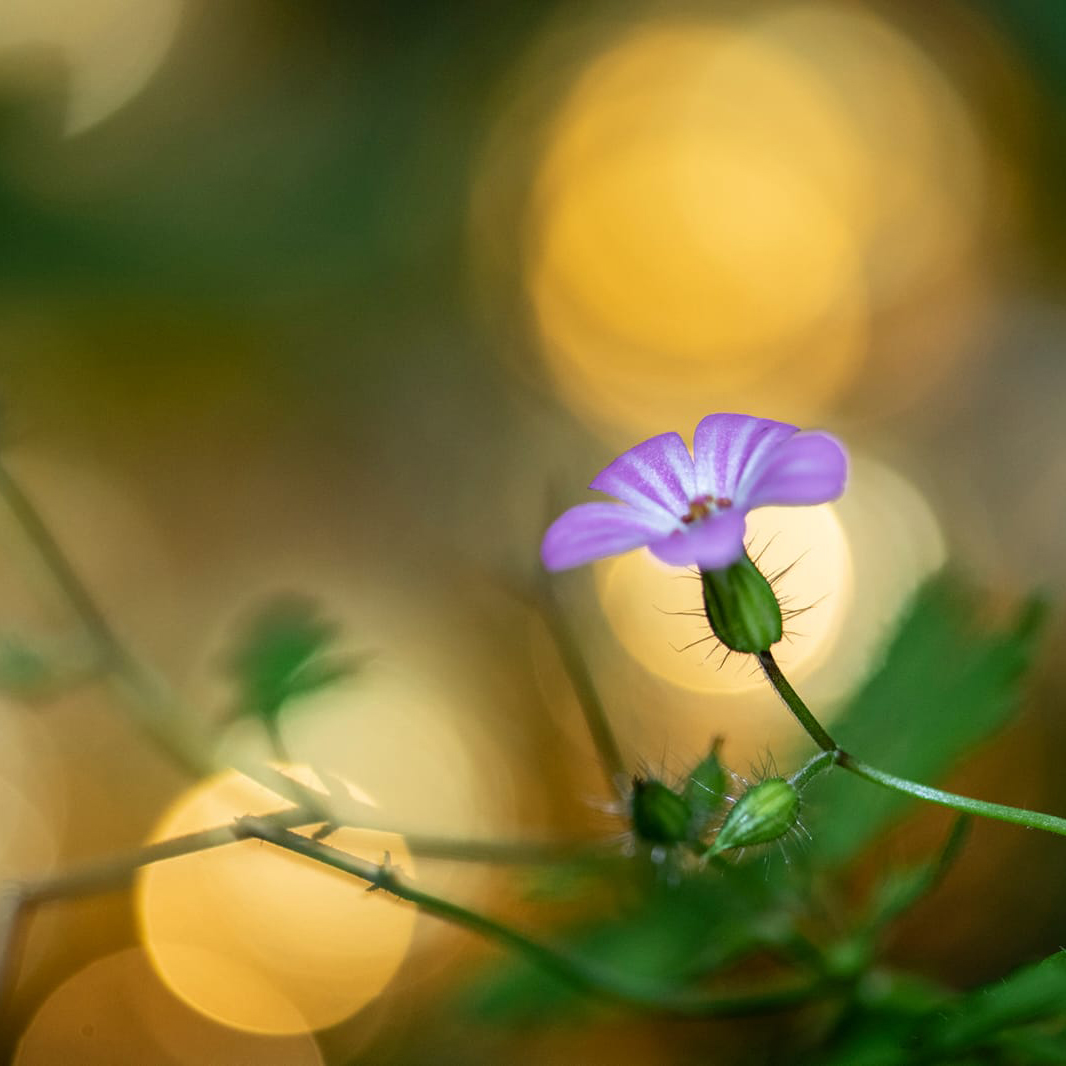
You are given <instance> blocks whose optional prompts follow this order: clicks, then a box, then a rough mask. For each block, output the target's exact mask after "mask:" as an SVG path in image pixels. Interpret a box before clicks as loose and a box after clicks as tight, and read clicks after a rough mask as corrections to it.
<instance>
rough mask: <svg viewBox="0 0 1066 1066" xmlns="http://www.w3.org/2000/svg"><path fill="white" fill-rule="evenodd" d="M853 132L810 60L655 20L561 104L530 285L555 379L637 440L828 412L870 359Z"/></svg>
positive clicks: (536, 215) (745, 37) (538, 192)
mask: <svg viewBox="0 0 1066 1066" xmlns="http://www.w3.org/2000/svg"><path fill="white" fill-rule="evenodd" d="M847 134H848V130H847V127H846V124H845V123H844V122H843V119H842V117H841V116H840V114H839V109H838V108H837V106H836V105H835V103H834V101H833V100H832V98H831V96H830V95H829V94H828V93H826V92H825V91H824V88H823V87H822V86H821V85H820V84H819V82H818V81H817V79H816V78H814V77H813V76H812V75H811V73H810V72H809V71H808V70H806V69H805V67H804V66H803V64H801V63H798V62H796V61H795V60H794V59H792V58H791V57H790V56H789V55H788V54H787V52H785V51H784V50H782V49H779V48H775V47H772V46H768V45H766V44H765V43H764V42H762V41H761V40H760V39H759V38H758V37H757V36H754V35H751V34H745V33H739V32H737V31H735V30H733V29H727V28H725V27H723V26H721V25H715V24H711V23H707V22H695V21H688V22H674V23H669V22H666V23H659V24H647V25H642V26H639V27H637V28H636V29H634V30H632V31H631V32H630V33H629V34H628V35H625V36H623V37H622V39H621V40H619V41H617V42H616V43H615V44H614V45H613V46H612V47H611V48H609V49H608V50H606V51H605V52H604V53H603V54H602V55H601V56H599V57H598V58H596V59H595V60H593V61H592V62H591V63H590V64H589V66H588V68H587V69H586V70H585V72H584V74H583V75H582V76H581V78H579V79H578V81H577V83H576V84H575V86H574V87H573V89H572V90H571V92H570V94H569V95H568V97H567V98H566V100H565V101H564V102H563V104H562V106H561V107H560V109H559V111H558V114H557V115H556V118H555V122H554V125H553V127H552V128H551V131H550V136H549V144H548V148H547V150H546V152H545V154H544V157H543V159H542V161H541V163H540V166H539V169H538V171H537V176H536V180H535V183H534V191H533V195H532V198H531V205H532V206H531V212H530V221H529V225H528V227H527V229H528V234H529V246H528V253H527V261H526V283H527V286H528V289H529V293H530V297H531V300H532V304H533V308H534V310H535V313H536V318H537V322H538V325H539V328H540V332H541V335H542V339H543V350H544V354H545V358H546V360H547V363H548V366H549V369H550V371H551V372H552V375H553V377H554V379H555V381H556V384H557V385H558V386H559V388H560V389H561V390H562V391H563V393H564V395H565V397H566V399H567V400H568V402H571V403H573V404H575V405H576V406H578V407H579V408H580V409H582V410H583V411H584V412H585V413H588V414H590V415H592V416H594V417H595V418H598V419H601V420H602V418H603V417H604V415H606V416H607V417H608V419H610V420H613V421H622V422H624V423H625V424H626V425H629V426H634V427H644V428H650V427H653V426H655V427H661V425H662V424H663V422H664V420H666V419H671V420H674V421H678V420H682V419H688V420H695V419H696V418H698V417H699V416H700V415H702V414H706V412H707V410H710V409H713V408H715V407H718V408H728V407H730V406H735V405H736V404H737V403H742V404H743V406H746V407H748V408H750V407H751V406H752V404H753V402H755V401H758V406H759V408H760V410H761V411H763V412H764V413H768V414H775V413H777V414H780V413H790V414H791V416H792V417H796V415H797V413H804V414H811V413H813V412H815V411H818V410H821V409H823V408H824V407H825V405H826V404H827V403H828V402H829V400H830V399H831V398H832V397H834V396H836V395H837V394H839V392H840V390H841V389H842V388H843V387H844V386H845V385H846V384H847V383H848V382H849V381H850V379H851V377H852V375H853V374H854V373H855V371H856V369H857V367H858V365H859V364H860V363H861V359H862V355H863V352H864V350H865V335H864V329H865V325H864V323H865V292H864V288H863V283H862V276H861V270H860V265H859V260H858V249H857V247H856V244H855V239H854V227H853V225H852V223H851V219H850V218H849V213H850V214H854V212H855V211H857V210H858V207H857V206H856V203H857V201H858V200H859V199H860V198H861V186H860V184H859V183H858V181H857V175H858V168H857V167H856V165H855V163H854V160H853V158H852V156H853V148H852V146H851V143H850V141H849V139H848V136H847Z"/></svg>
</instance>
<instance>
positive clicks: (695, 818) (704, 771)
mask: <svg viewBox="0 0 1066 1066" xmlns="http://www.w3.org/2000/svg"><path fill="white" fill-rule="evenodd" d="M721 749H722V738H721V737H719V738H718V739H717V740H715V742H714V745H713V746H712V748H711V750H710V752H709V753H708V755H707V756H706V757H705V758H704V759H702V760H701V761H700V762H699V763H697V765H696V768H695V769H694V770H693V771H692V773H690V774H689V775H688V780H687V781H686V782H685V789H684V792H683V793H682V795H683V796H684V798H685V800H686V801H687V802H688V805H689V808H690V810H691V811H692V823H691V827H690V829H691V832H690V835H691V836H692V837H693V839H695V838H696V837H698V836H699V835H700V833H702V832H703V830H704V829H705V828H706V827H707V823H708V822H709V821H710V820H711V817H712V816H713V815H714V814H715V813H716V812H717V810H718V808H719V807H721V806H722V802H723V801H724V800H725V797H726V794H727V792H728V791H729V777H728V774H727V772H726V768H725V767H724V766H723V765H722V763H721V761H720V760H719V758H718V752H719V751H721Z"/></svg>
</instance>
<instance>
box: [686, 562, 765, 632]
mask: <svg viewBox="0 0 1066 1066" xmlns="http://www.w3.org/2000/svg"><path fill="white" fill-rule="evenodd" d="M700 577H701V578H702V579H703V607H704V610H705V612H706V614H707V621H708V622H710V624H711V629H713V630H714V634H715V636H716V637H718V639H719V640H720V641H721V642H722V643H723V644H724V645H725V646H726V647H727V648H731V649H732V650H733V651H742V652H752V653H755V652H760V651H769V649H770V645H771V644H776V643H777V642H778V641H779V640H780V639H781V607H780V606H779V605H778V602H777V596H775V595H774V590H773V589H772V588H771V587H770V582H769V581H767V580H766V578H765V577H763V575H762V574H761V573H760V572H759V569H758V567H757V566H756V565H755V564H754V563H753V562H752V561H751V560H750V559H749V558H748V556H747V555H746V554H745V555H743V556H742V557H741V559H740V560H739V562H735V563H734V564H733V565H732V566H729V567H726V569H724V570H701V571H700Z"/></svg>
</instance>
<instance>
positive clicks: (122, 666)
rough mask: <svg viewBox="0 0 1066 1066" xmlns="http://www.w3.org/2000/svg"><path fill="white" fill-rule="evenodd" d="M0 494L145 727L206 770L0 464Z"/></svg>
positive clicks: (185, 762) (188, 764) (162, 694)
mask: <svg viewBox="0 0 1066 1066" xmlns="http://www.w3.org/2000/svg"><path fill="white" fill-rule="evenodd" d="M0 499H2V500H3V501H4V503H5V504H6V505H7V508H8V510H9V511H10V512H11V514H12V515H13V516H14V518H15V520H16V521H17V522H18V524H19V526H20V527H21V528H22V531H23V533H24V534H25V536H26V538H27V540H29V542H30V543H31V544H32V545H33V547H34V549H35V550H36V552H37V554H38V555H39V556H40V559H41V561H42V562H43V563H44V565H45V567H46V568H47V569H48V571H49V573H50V574H51V576H52V579H53V581H54V582H55V583H56V586H57V587H58V589H59V591H60V592H61V593H62V594H63V596H64V597H65V599H66V600H67V602H68V604H69V605H70V607H71V610H72V611H73V612H74V614H75V616H76V617H77V619H78V621H79V622H80V623H81V625H82V627H83V628H84V629H85V632H86V633H87V635H88V636H89V639H90V640H91V642H92V645H93V647H94V649H95V651H96V655H97V657H98V659H99V662H98V666H99V668H100V669H101V670H102V671H103V672H104V674H105V675H106V676H108V677H109V678H111V679H112V680H113V681H115V682H116V683H117V685H118V687H119V688H120V689H121V690H122V692H123V695H124V696H125V697H126V702H127V704H128V705H129V706H130V708H131V710H132V713H134V714H136V716H137V719H138V722H139V724H140V725H141V727H142V728H143V729H144V731H145V732H146V733H147V734H148V735H149V736H150V737H151V738H152V740H153V741H155V743H156V744H157V746H158V747H159V748H161V749H162V750H163V751H164V752H165V753H166V754H167V755H168V756H169V757H170V758H171V759H172V760H174V761H175V762H176V763H178V765H180V766H181V767H182V768H183V769H184V770H185V771H186V772H187V773H189V774H191V775H193V776H197V777H198V776H202V775H203V774H204V773H206V772H208V770H209V769H210V767H209V765H208V762H207V759H206V758H205V755H204V752H203V750H202V748H201V746H200V745H198V744H196V743H195V742H194V739H193V738H192V737H191V736H189V734H188V732H187V731H186V730H185V729H184V728H182V726H181V722H180V717H179V715H178V714H177V713H176V709H175V707H174V706H173V703H172V701H171V700H170V699H169V697H168V695H167V693H166V691H165V689H164V688H163V686H162V685H160V683H159V682H158V679H156V678H155V677H154V676H153V674H152V673H151V672H150V671H149V670H148V669H146V668H145V667H144V666H143V664H141V663H140V662H139V661H138V660H137V659H136V658H135V657H134V656H133V655H132V654H131V653H130V651H129V650H128V649H127V647H126V646H125V644H123V642H122V641H121V640H120V639H119V637H118V635H117V634H116V633H115V631H114V630H113V629H112V628H111V625H110V623H109V622H108V620H107V618H106V617H105V615H104V613H103V611H102V610H101V609H100V607H99V605H98V604H97V603H96V600H95V599H94V598H93V596H92V594H91V593H90V592H89V590H88V589H87V588H86V587H85V585H84V583H83V582H82V580H81V578H80V577H79V576H78V574H77V572H76V571H75V569H74V567H73V566H72V565H71V563H70V560H69V559H68V558H67V556H66V554H65V552H64V551H63V549H62V548H61V547H60V546H59V542H58V541H57V540H56V539H55V537H54V536H53V535H52V533H51V531H50V530H49V528H48V526H47V524H46V523H45V521H44V519H43V518H42V517H41V515H40V512H39V511H38V510H37V508H36V506H35V505H34V504H33V502H32V501H31V500H30V498H29V496H27V495H26V493H25V492H24V491H23V489H22V487H21V485H19V483H18V482H17V481H16V480H15V478H14V477H12V475H11V473H10V471H8V469H7V468H6V467H5V466H4V465H3V464H2V463H0Z"/></svg>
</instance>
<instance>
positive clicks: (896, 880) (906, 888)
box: [865, 817, 972, 934]
mask: <svg viewBox="0 0 1066 1066" xmlns="http://www.w3.org/2000/svg"><path fill="white" fill-rule="evenodd" d="M971 823H972V819H970V818H968V817H959V818H956V819H955V822H954V823H953V825H952V827H951V831H950V832H949V833H948V837H947V840H946V841H945V842H944V846H943V847H942V848H941V849H940V850H939V851H938V852H937V853H936V854H935V855H933V856H932V857H931V858H929V859H927V860H926V861H925V862H920V863H917V864H916V865H913V866H908V867H905V868H903V869H895V870H889V871H887V872H886V873H885V874H884V875H883V877H882V878H881V881H880V882H879V884H878V885H877V886H876V887H875V889H874V892H873V896H872V898H871V900H870V904H869V907H868V913H867V916H866V921H865V925H866V927H867V928H868V929H869V930H870V932H871V933H872V934H876V933H877V932H878V931H879V930H881V929H884V928H885V927H886V926H888V925H889V924H891V923H892V922H894V921H895V920H896V919H897V918H899V917H900V916H901V915H902V914H904V913H905V912H906V911H908V910H909V909H910V908H911V907H913V906H914V905H915V904H916V903H918V902H919V900H921V899H922V898H923V897H924V896H926V895H927V894H928V893H929V892H931V891H932V890H933V889H934V888H935V887H936V886H937V885H938V884H939V883H940V881H941V879H942V878H943V877H944V874H945V873H947V871H948V869H950V867H951V866H952V865H953V864H954V862H955V860H956V859H957V858H958V857H959V854H960V853H961V851H962V848H963V845H964V844H965V843H966V837H967V836H968V834H969V828H970V825H971Z"/></svg>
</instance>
